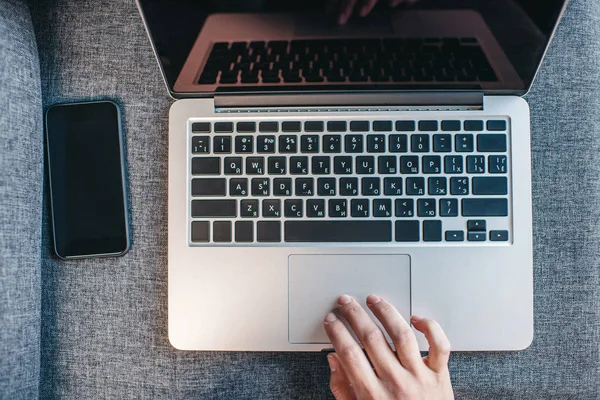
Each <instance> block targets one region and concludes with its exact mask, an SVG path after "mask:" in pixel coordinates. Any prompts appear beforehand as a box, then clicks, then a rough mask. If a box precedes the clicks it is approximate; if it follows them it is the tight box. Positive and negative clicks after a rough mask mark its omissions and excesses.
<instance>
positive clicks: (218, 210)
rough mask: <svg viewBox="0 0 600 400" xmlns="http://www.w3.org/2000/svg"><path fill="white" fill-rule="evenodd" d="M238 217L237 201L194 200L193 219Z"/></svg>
mask: <svg viewBox="0 0 600 400" xmlns="http://www.w3.org/2000/svg"><path fill="white" fill-rule="evenodd" d="M211 217H229V218H235V217H237V201H236V200H193V201H192V218H211Z"/></svg>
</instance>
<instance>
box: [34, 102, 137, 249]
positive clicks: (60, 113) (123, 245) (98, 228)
mask: <svg viewBox="0 0 600 400" xmlns="http://www.w3.org/2000/svg"><path fill="white" fill-rule="evenodd" d="M120 128H121V127H120V117H119V109H118V108H117V105H116V104H114V103H112V102H108V101H103V102H93V103H78V104H61V105H55V106H53V107H51V108H50V109H49V110H48V111H47V113H46V135H47V144H48V162H49V175H50V191H51V203H52V218H53V226H54V246H55V249H56V253H57V255H58V256H59V257H62V258H69V257H84V256H108V255H121V254H124V253H125V252H126V251H127V250H128V248H129V237H128V223H127V208H126V203H125V185H124V173H123V168H124V165H123V151H122V144H121V143H122V141H121V129H120Z"/></svg>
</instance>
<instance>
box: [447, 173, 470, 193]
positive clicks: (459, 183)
mask: <svg viewBox="0 0 600 400" xmlns="http://www.w3.org/2000/svg"><path fill="white" fill-rule="evenodd" d="M450 194H452V195H455V196H466V195H468V194H469V178H465V177H453V178H450Z"/></svg>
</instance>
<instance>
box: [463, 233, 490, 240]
mask: <svg viewBox="0 0 600 400" xmlns="http://www.w3.org/2000/svg"><path fill="white" fill-rule="evenodd" d="M485 236H486V235H485V232H467V240H468V241H469V242H485V240H486V238H485Z"/></svg>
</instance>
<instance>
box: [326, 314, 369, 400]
mask: <svg viewBox="0 0 600 400" xmlns="http://www.w3.org/2000/svg"><path fill="white" fill-rule="evenodd" d="M324 325H325V332H326V333H327V336H328V337H329V340H330V341H331V344H332V345H333V348H334V349H335V352H336V354H337V358H338V360H339V361H340V364H341V366H342V369H343V370H344V373H345V374H346V377H348V381H349V382H350V383H351V384H352V386H353V387H354V388H355V389H354V390H355V391H358V392H363V391H366V392H369V391H371V390H372V389H373V388H374V387H376V386H377V385H378V382H377V377H376V376H375V372H374V371H373V368H371V365H370V364H369V361H368V360H367V357H366V356H365V353H363V351H362V349H361V348H360V346H359V345H358V343H356V341H355V340H354V338H353V337H352V335H351V334H350V332H349V331H348V329H347V328H346V326H345V325H344V324H343V323H342V321H340V320H339V319H338V317H337V316H336V315H335V314H334V313H329V314H327V316H326V317H325V322H324Z"/></svg>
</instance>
